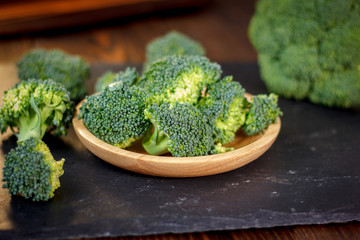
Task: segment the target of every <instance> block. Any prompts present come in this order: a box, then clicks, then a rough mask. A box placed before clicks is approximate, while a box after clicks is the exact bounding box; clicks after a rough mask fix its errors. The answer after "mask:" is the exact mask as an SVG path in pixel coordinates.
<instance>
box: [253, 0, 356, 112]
mask: <svg viewBox="0 0 360 240" xmlns="http://www.w3.org/2000/svg"><path fill="white" fill-rule="evenodd" d="M359 26H360V2H359V1H353V0H344V1H337V0H329V1H320V0H316V1H296V0H261V1H259V2H258V4H257V6H256V12H255V15H254V16H253V18H252V19H251V23H250V26H249V37H250V40H251V42H252V43H253V45H254V47H255V49H256V50H257V51H258V60H259V66H260V73H261V76H262V79H263V80H264V82H265V84H266V86H267V88H268V90H269V91H270V92H274V93H277V94H279V95H281V96H284V97H287V98H294V99H298V100H303V99H308V100H310V101H312V102H313V103H316V104H321V105H325V106H328V107H343V108H349V107H354V106H357V105H360V55H359V54H358V52H359V51H360V28H359Z"/></svg>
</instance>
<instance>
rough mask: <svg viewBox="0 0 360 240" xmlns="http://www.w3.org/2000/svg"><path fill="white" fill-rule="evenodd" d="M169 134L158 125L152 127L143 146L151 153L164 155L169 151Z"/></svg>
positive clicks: (145, 137) (146, 134)
mask: <svg viewBox="0 0 360 240" xmlns="http://www.w3.org/2000/svg"><path fill="white" fill-rule="evenodd" d="M168 140H169V138H168V136H166V135H165V134H164V133H163V132H162V131H161V130H159V129H158V127H157V126H155V127H154V131H153V128H152V127H150V128H149V129H148V130H147V132H146V133H145V136H144V141H143V143H142V146H143V147H144V149H145V151H146V152H147V153H149V154H151V155H156V156H157V155H162V154H165V153H168V152H169V150H168Z"/></svg>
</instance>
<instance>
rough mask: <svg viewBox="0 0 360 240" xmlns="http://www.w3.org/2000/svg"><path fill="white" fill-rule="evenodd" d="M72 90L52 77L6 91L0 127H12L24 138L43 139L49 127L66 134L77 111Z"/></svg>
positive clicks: (21, 139) (31, 80)
mask: <svg viewBox="0 0 360 240" xmlns="http://www.w3.org/2000/svg"><path fill="white" fill-rule="evenodd" d="M74 109H75V108H74V103H73V102H72V101H71V100H70V93H69V92H68V91H67V90H66V89H65V88H64V87H63V86H62V85H61V84H60V83H57V82H54V81H52V80H35V79H30V80H27V81H22V82H20V83H18V84H16V85H15V86H14V87H13V88H11V89H9V90H8V91H5V93H4V97H3V103H2V106H1V108H0V130H1V133H4V132H5V131H6V129H7V128H8V127H10V128H11V129H12V130H13V131H14V132H15V135H16V136H17V138H18V141H19V142H21V141H24V140H25V139H27V138H30V137H35V138H37V139H42V137H43V136H44V134H45V132H46V131H49V132H51V133H52V134H54V135H66V131H67V128H68V126H69V124H70V123H71V120H72V117H73V114H74Z"/></svg>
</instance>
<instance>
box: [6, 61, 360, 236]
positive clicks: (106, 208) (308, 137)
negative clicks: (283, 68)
mask: <svg viewBox="0 0 360 240" xmlns="http://www.w3.org/2000/svg"><path fill="white" fill-rule="evenodd" d="M122 68H124V66H114V65H111V66H109V65H106V64H98V65H95V66H94V67H93V69H92V70H93V76H94V77H96V76H98V75H99V74H101V73H102V72H103V71H105V70H107V69H114V70H116V69H122ZM223 69H224V74H231V75H234V77H235V79H236V80H239V81H240V82H241V83H242V85H243V86H244V87H245V88H246V89H247V91H248V92H250V93H253V94H256V93H264V92H266V89H265V87H264V84H263V83H262V82H261V81H260V77H259V73H258V68H257V65H256V64H250V63H249V64H235V63H227V64H223ZM93 81H94V80H92V81H90V82H89V89H92V88H91V85H92V84H93ZM279 104H280V107H281V108H282V110H283V112H284V116H283V117H282V129H281V132H280V135H279V137H278V139H277V140H276V142H275V143H274V145H273V146H272V147H271V148H270V149H269V150H268V151H267V152H266V153H265V154H264V155H263V156H261V157H260V158H259V159H257V160H256V161H254V162H252V163H250V164H248V165H246V166H244V167H242V168H239V169H236V170H233V171H231V172H227V173H223V174H218V175H214V176H207V177H199V178H186V179H180V178H159V177H150V176H145V175H140V174H136V173H132V172H128V171H126V170H122V169H120V168H116V167H114V166H112V165H110V164H108V163H106V162H104V161H102V160H100V159H99V158H97V157H95V156H94V155H93V154H92V153H90V152H89V151H88V150H86V149H85V148H84V147H83V146H82V144H81V143H80V142H79V140H78V139H77V137H76V135H75V133H74V132H73V130H71V131H70V132H69V135H68V136H66V137H62V138H60V139H57V138H54V137H51V136H46V137H45V142H47V143H48V145H49V147H50V149H51V150H52V153H53V155H54V156H55V158H56V159H60V158H61V157H64V158H66V162H65V165H64V170H65V174H64V175H63V176H62V177H61V179H60V180H61V186H62V187H61V188H60V189H59V190H57V191H56V194H55V197H54V198H53V199H51V200H50V201H48V202H32V201H29V200H25V199H23V198H21V197H10V196H9V195H8V193H7V190H6V189H1V190H0V239H19V238H21V237H22V238H26V239H32V238H36V239H38V238H47V239H48V238H79V237H99V236H125V235H147V234H157V233H169V232H171V233H182V232H194V231H205V230H224V229H243V228H254V227H255V228H261V227H273V226H284V225H295V224H321V223H330V222H348V221H352V220H360V205H359V203H360V188H359V183H360V148H359V143H360V134H359V133H360V124H359V122H360V114H359V113H358V112H355V111H346V110H339V109H328V108H324V107H321V106H316V105H313V104H311V103H308V102H296V101H292V100H285V99H280V103H279ZM15 144H16V139H15V138H14V137H10V138H9V139H5V140H4V141H3V145H2V151H3V153H7V152H8V151H9V150H10V148H12V147H14V146H15ZM3 159H4V158H3V156H1V162H0V166H3Z"/></svg>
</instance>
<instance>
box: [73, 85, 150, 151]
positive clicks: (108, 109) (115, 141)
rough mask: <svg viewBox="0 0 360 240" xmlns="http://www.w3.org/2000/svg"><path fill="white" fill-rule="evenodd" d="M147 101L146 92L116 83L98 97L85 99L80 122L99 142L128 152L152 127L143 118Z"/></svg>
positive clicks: (81, 108) (93, 96)
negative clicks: (127, 148) (81, 121)
mask: <svg viewBox="0 0 360 240" xmlns="http://www.w3.org/2000/svg"><path fill="white" fill-rule="evenodd" d="M146 99H147V93H146V92H145V91H144V90H143V89H141V88H139V87H137V86H128V85H126V84H124V83H123V82H115V83H112V84H111V85H110V86H107V87H106V88H105V89H104V90H103V91H101V92H100V93H99V94H97V95H92V96H88V97H86V101H85V102H84V103H83V104H82V105H81V107H80V115H79V118H80V119H82V120H83V122H84V124H85V126H86V127H87V128H88V130H89V131H90V132H91V133H92V134H94V135H95V136H96V137H97V138H99V139H101V140H103V141H105V142H107V143H109V144H111V145H114V146H116V147H119V148H126V147H128V146H130V145H131V144H132V143H133V142H135V141H136V140H137V139H139V138H141V137H142V136H143V135H144V134H145V132H146V130H147V129H148V127H149V125H150V121H149V120H146V119H145V116H144V109H145V101H146Z"/></svg>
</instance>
